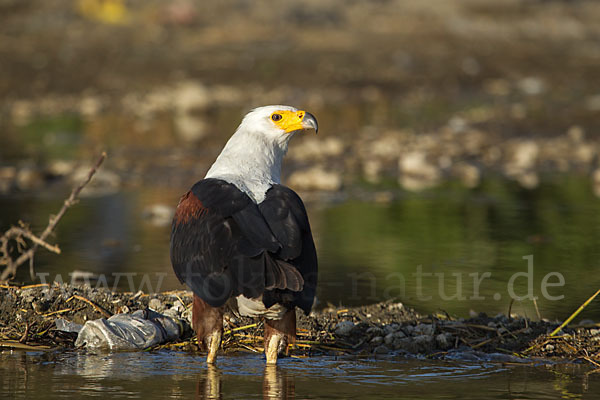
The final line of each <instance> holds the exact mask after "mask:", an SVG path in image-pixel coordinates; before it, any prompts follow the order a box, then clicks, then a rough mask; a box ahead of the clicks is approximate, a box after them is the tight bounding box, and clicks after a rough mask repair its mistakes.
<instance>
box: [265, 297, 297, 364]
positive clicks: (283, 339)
mask: <svg viewBox="0 0 600 400" xmlns="http://www.w3.org/2000/svg"><path fill="white" fill-rule="evenodd" d="M295 342H296V309H295V308H293V309H291V310H288V311H287V312H286V313H285V314H284V315H283V318H281V319H279V320H277V319H265V356H266V357H267V364H275V363H277V355H278V354H286V355H287V353H288V345H289V344H294V343H295Z"/></svg>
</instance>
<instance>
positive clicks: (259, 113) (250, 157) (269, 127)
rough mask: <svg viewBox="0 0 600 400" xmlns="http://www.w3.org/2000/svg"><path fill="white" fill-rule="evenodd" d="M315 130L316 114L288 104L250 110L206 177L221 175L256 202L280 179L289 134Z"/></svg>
mask: <svg viewBox="0 0 600 400" xmlns="http://www.w3.org/2000/svg"><path fill="white" fill-rule="evenodd" d="M308 129H314V130H315V131H317V130H318V125H317V120H316V118H315V117H314V116H313V115H312V114H310V113H308V112H306V111H303V110H298V109H296V108H294V107H290V106H264V107H258V108H255V109H254V110H252V111H250V112H249V113H248V114H246V116H245V117H244V119H243V120H242V123H241V124H240V126H239V127H238V128H237V130H236V131H235V133H234V134H233V136H232V137H231V138H230V139H229V141H228V142H227V144H226V145H225V147H224V148H223V151H222V152H221V154H219V157H217V160H216V161H215V162H214V164H213V165H212V167H211V168H210V170H209V171H208V173H207V174H206V178H218V179H223V180H225V181H227V182H230V183H232V184H234V185H235V186H237V187H238V188H239V189H240V190H242V191H244V192H246V193H247V194H248V195H249V196H250V197H251V198H253V199H254V200H255V201H256V202H257V203H260V202H261V201H262V200H263V199H264V195H265V193H266V191H267V190H268V189H269V188H270V187H271V185H273V184H274V183H280V180H281V162H282V160H283V156H284V155H285V154H286V153H287V149H288V143H289V140H290V139H291V137H292V136H293V135H294V134H295V133H296V132H299V131H304V130H308Z"/></svg>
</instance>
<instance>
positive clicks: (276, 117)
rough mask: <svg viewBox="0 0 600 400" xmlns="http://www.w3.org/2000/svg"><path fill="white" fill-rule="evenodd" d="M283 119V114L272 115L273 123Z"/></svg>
mask: <svg viewBox="0 0 600 400" xmlns="http://www.w3.org/2000/svg"><path fill="white" fill-rule="evenodd" d="M281 118H283V117H282V116H281V114H273V115H271V119H272V120H273V121H279V120H280V119H281Z"/></svg>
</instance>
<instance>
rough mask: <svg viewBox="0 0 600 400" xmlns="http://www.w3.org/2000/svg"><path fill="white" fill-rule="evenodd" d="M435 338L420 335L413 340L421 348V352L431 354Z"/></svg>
mask: <svg viewBox="0 0 600 400" xmlns="http://www.w3.org/2000/svg"><path fill="white" fill-rule="evenodd" d="M433 341H434V338H433V336H430V335H419V336H415V337H414V338H413V342H414V343H415V345H417V346H418V347H419V350H420V352H429V351H431V350H433Z"/></svg>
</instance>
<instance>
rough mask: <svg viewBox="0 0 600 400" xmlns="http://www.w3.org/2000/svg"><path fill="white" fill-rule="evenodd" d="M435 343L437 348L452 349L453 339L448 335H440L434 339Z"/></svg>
mask: <svg viewBox="0 0 600 400" xmlns="http://www.w3.org/2000/svg"><path fill="white" fill-rule="evenodd" d="M435 341H436V343H437V345H438V347H439V348H441V349H443V350H446V349H449V348H450V347H452V345H453V341H454V338H453V337H452V335H451V334H450V333H440V334H439V335H437V336H436V337H435Z"/></svg>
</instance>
